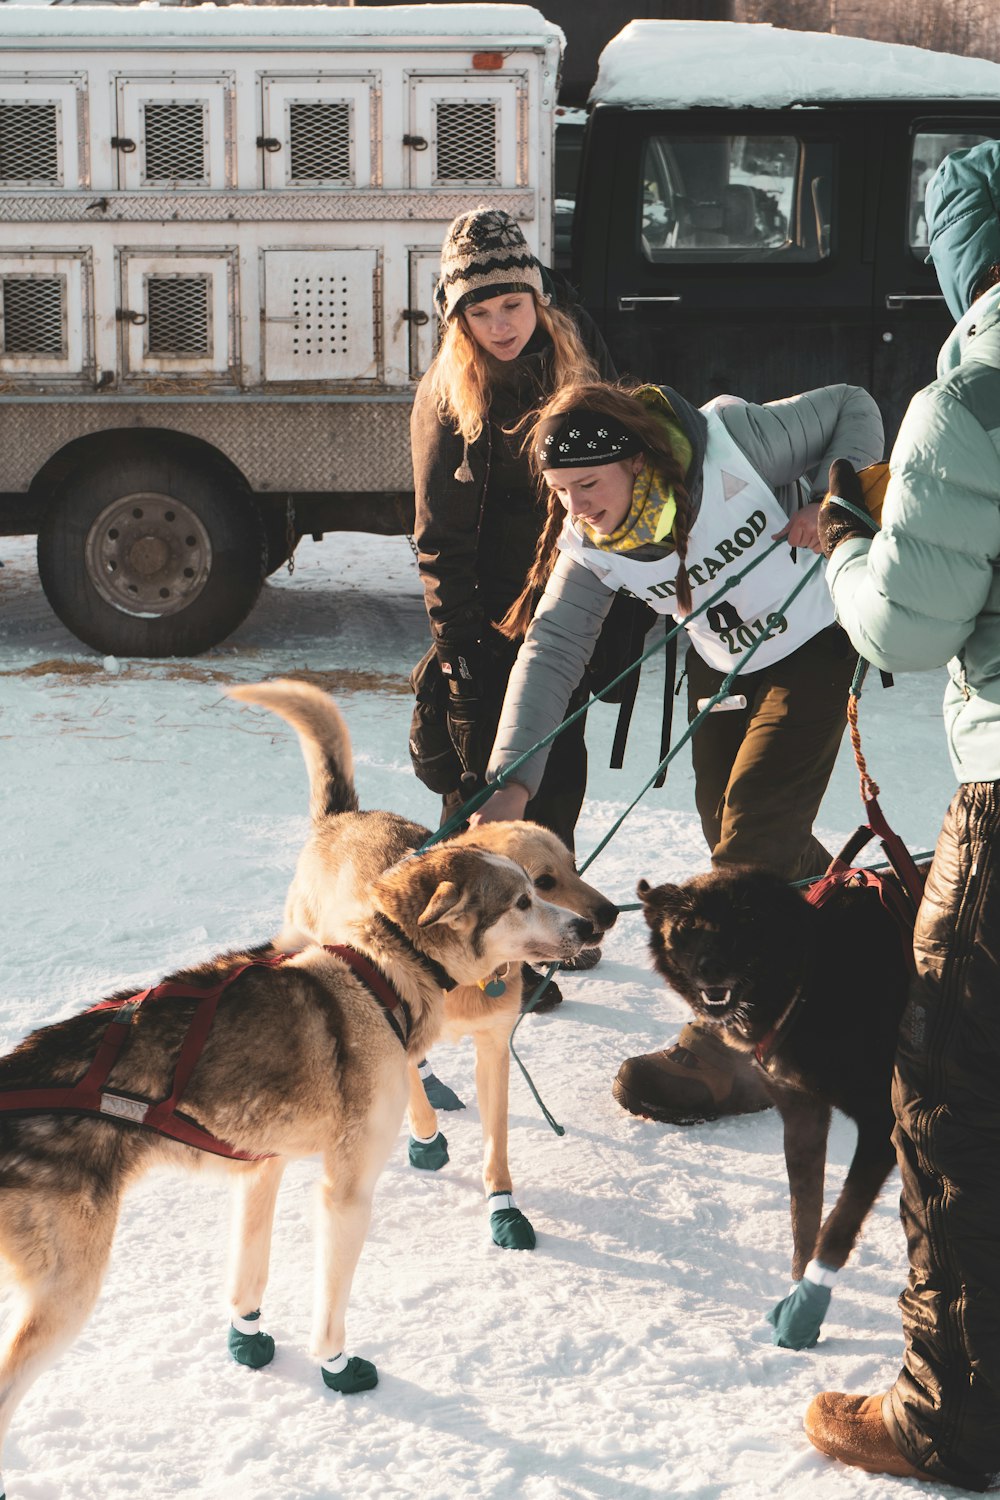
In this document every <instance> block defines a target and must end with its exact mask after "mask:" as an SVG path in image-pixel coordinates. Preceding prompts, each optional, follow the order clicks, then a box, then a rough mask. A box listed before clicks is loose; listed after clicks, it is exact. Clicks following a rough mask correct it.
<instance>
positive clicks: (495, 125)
mask: <svg viewBox="0 0 1000 1500" xmlns="http://www.w3.org/2000/svg"><path fill="white" fill-rule="evenodd" d="M561 51H562V32H561V31H560V30H559V28H558V27H556V26H554V25H552V24H551V23H550V22H548V21H546V20H545V19H544V18H543V17H542V16H541V15H540V14H539V12H538V11H536V10H533V9H531V8H530V7H528V6H522V5H490V6H471V5H469V6H462V5H449V6H443V7H436V6H399V7H391V8H390V7H385V8H381V9H367V8H366V9H354V8H350V7H346V6H345V7H329V8H328V7H321V6H316V7H312V6H309V7H306V6H301V7H288V6H236V5H233V6H226V7H218V8H217V7H214V6H204V7H187V6H170V7H167V6H164V7H162V8H159V7H156V6H148V5H144V6H142V7H138V6H102V7H85V6H71V7H63V6H52V7H44V6H23V7H19V6H16V5H2V6H0V53H2V59H0V220H2V224H0V319H2V321H0V423H2V444H0V532H2V533H3V534H6V535H14V534H24V533H32V532H37V534H38V567H39V575H40V579H41V583H42V587H43V588H44V590H45V593H46V596H47V598H48V600H49V602H50V604H51V605H52V608H53V609H54V611H55V613H56V614H57V615H58V616H59V618H60V619H61V620H62V621H63V623H64V624H65V625H67V626H68V627H69V629H70V630H71V631H73V632H74V633H75V634H76V635H77V636H78V637H79V638H80V639H81V640H83V641H85V642H86V643H87V644H88V645H90V646H93V647H95V648H96V649H97V650H99V651H103V652H108V653H114V654H122V655H139V656H167V655H188V654H191V653H195V652H199V651H202V650H204V649H206V648H207V647H209V646H211V645H213V644H215V643H216V642H218V641H220V640H221V639H223V638H224V637H225V636H227V635H228V634H229V633H230V632H231V631H232V630H233V629H234V628H235V627H236V626H237V625H238V624H239V623H240V621H241V620H242V619H243V618H244V617H245V616H246V614H247V613H248V611H249V610H250V609H251V608H252V606H253V604H254V601H255V599H256V597H257V594H258V592H259V590H260V587H261V583H262V580H263V578H264V576H265V574H266V573H267V572H269V571H272V570H273V569H274V568H276V567H277V566H279V565H280V564H281V562H283V561H284V560H285V559H286V558H287V557H288V556H289V554H290V553H291V551H292V549H293V547H294V545H295V543H296V542H297V540H298V538H299V536H300V535H302V534H304V533H312V534H315V535H317V536H319V535H321V534H322V533H323V532H325V531H335V530H360V531H369V532H380V533H390V534H392V533H396V534H398V533H402V532H405V531H407V530H409V529H410V528H411V527H412V488H413V480H412V470H411V465H410V455H409V411H410V406H411V403H412V399H413V391H414V388H415V383H416V381H417V379H418V378H419V376H420V374H421V373H422V371H423V370H424V369H425V368H426V366H427V364H428V363H429V361H430V359H431V357H432V354H433V348H434V341H435V336H436V320H435V317H434V311H433V309H434V302H433V287H434V283H435V280H436V276H437V271H438V261H439V254H440V248H441V241H442V239H443V237H444V233H445V230H446V228H447V226H448V224H449V223H450V221H451V220H452V219H453V218H454V217H455V216H456V215H457V214H459V213H461V212H462V211H464V210H466V209H467V208H469V207H470V206H471V205H475V204H476V203H479V202H484V201H488V202H490V203H493V204H496V205H498V206H499V207H501V208H503V209H505V210H506V211H507V212H508V213H510V214H512V215H514V216H515V217H516V218H517V219H518V220H519V221H520V222H521V223H522V225H523V227H524V232H525V235H526V236H527V238H528V240H529V243H530V244H531V246H532V249H533V250H534V251H535V253H536V254H537V255H538V256H539V257H540V258H541V259H542V260H543V261H545V262H548V261H550V259H551V250H552V229H551V225H552V182H553V167H552V149H553V145H552V142H553V117H554V111H555V106H556V90H557V87H558V83H559V69H560V61H561Z"/></svg>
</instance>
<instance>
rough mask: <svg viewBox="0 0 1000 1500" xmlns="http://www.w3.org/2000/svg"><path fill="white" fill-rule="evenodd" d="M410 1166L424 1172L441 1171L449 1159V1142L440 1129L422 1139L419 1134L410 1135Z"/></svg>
mask: <svg viewBox="0 0 1000 1500" xmlns="http://www.w3.org/2000/svg"><path fill="white" fill-rule="evenodd" d="M409 1149H410V1166H411V1167H419V1168H420V1170H421V1171H422V1172H439V1171H440V1170H441V1168H442V1167H443V1166H444V1164H445V1162H446V1161H447V1160H448V1142H447V1141H446V1140H445V1138H444V1136H443V1135H442V1134H441V1132H440V1130H435V1132H434V1134H433V1135H432V1136H428V1138H427V1140H426V1141H422V1140H421V1139H420V1137H419V1136H416V1135H411V1136H410V1148H409Z"/></svg>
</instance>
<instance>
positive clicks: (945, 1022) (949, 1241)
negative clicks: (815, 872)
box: [883, 782, 1000, 1490]
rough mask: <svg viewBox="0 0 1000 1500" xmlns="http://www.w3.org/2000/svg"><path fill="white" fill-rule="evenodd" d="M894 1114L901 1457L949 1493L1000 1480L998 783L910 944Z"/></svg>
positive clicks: (958, 798) (958, 808) (889, 1413)
mask: <svg viewBox="0 0 1000 1500" xmlns="http://www.w3.org/2000/svg"><path fill="white" fill-rule="evenodd" d="M914 952H915V956H916V962H917V977H916V979H915V980H914V982H913V986H912V989H911V992H910V999H909V1003H908V1005H907V1008H906V1011H905V1013H904V1016H903V1020H902V1024H901V1026H900V1033H899V1043H898V1050H897V1054H896V1071H895V1078H894V1080H893V1106H894V1109H895V1112H896V1121H897V1124H896V1131H895V1136H894V1140H895V1143H896V1151H897V1154H898V1156H899V1164H900V1170H901V1172H902V1178H903V1191H902V1199H901V1214H902V1219H903V1225H904V1228H905V1230H906V1237H907V1243H908V1247H909V1256H910V1276H909V1282H908V1284H907V1287H906V1290H905V1291H904V1293H903V1295H902V1297H901V1298H900V1304H899V1305H900V1310H901V1312H902V1314H903V1333H904V1336H905V1339H906V1352H905V1356H904V1365H903V1369H902V1370H901V1372H900V1374H899V1377H898V1379H897V1381H896V1384H895V1386H894V1387H893V1389H892V1391H891V1392H890V1394H889V1399H888V1401H886V1402H885V1404H884V1406H883V1415H884V1418H885V1421H886V1425H887V1427H888V1428H889V1431H890V1434H891V1435H892V1438H893V1440H894V1441H895V1443H896V1446H897V1447H898V1448H899V1449H900V1450H901V1451H902V1452H903V1453H904V1454H905V1455H906V1457H907V1458H908V1459H909V1460H910V1462H911V1463H913V1464H915V1465H916V1466H917V1467H918V1468H921V1469H924V1470H925V1471H926V1472H927V1473H929V1474H932V1475H934V1476H935V1477H936V1478H938V1479H940V1480H942V1481H945V1482H946V1483H949V1484H957V1485H961V1486H963V1487H964V1488H966V1489H973V1490H983V1489H986V1488H987V1487H988V1486H989V1485H990V1483H991V1480H993V1478H994V1476H996V1475H997V1474H998V1471H1000V782H976V783H970V784H968V785H965V786H962V787H961V788H960V789H959V791H958V792H957V793H956V795H955V797H954V799H953V801H952V804H951V806H950V808H949V809H948V814H947V817H946V818H945V822H944V826H943V828H942V830H941V834H940V837H939V839H938V844H937V849H936V852H935V855H934V862H933V865H932V866H931V870H930V874H929V876H928V879H927V885H926V890H925V894H924V898H923V901H922V903H921V906H920V911H919V914H918V917H917V926H916V932H915V935H914Z"/></svg>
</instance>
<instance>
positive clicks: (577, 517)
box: [474, 383, 882, 1124]
mask: <svg viewBox="0 0 1000 1500" xmlns="http://www.w3.org/2000/svg"><path fill="white" fill-rule="evenodd" d="M530 445H531V457H532V463H533V465H534V467H535V469H536V471H537V472H538V473H539V474H540V476H541V477H542V478H543V480H544V482H545V484H546V485H547V487H548V496H549V500H548V519H547V521H546V525H545V528H544V530H543V531H542V533H541V537H540V540H539V545H538V552H537V555H536V558H535V562H534V565H533V567H532V570H531V572H530V573H529V575H528V578H527V581H526V586H525V589H524V591H523V592H522V594H521V596H520V597H519V598H518V599H517V600H516V601H515V603H514V605H513V607H512V608H511V610H510V611H509V613H508V614H507V616H506V618H505V620H504V621H503V622H502V626H503V628H504V630H506V631H507V632H509V634H510V635H511V637H512V638H513V639H518V638H520V636H521V634H522V632H524V631H525V630H527V637H526V639H525V641H524V644H523V645H522V646H521V649H520V651H519V653H518V658H517V663H516V665H515V667H514V669H513V671H512V673H511V677H510V684H509V687H508V690H507V699H506V702H505V704H504V708H503V713H502V716H501V720H500V726H499V729H498V732H497V739H496V744H495V746H494V750H493V754H492V757H491V759H490V763H489V772H488V774H489V775H495V774H496V773H498V772H500V771H503V770H505V769H506V768H507V767H509V766H510V765H512V764H513V762H514V761H515V760H516V759H517V758H518V757H519V756H521V755H522V754H523V753H524V752H525V751H527V750H530V749H531V747H532V746H533V745H534V744H536V743H537V741H538V740H540V739H542V738H543V736H544V735H546V734H547V733H549V731H550V730H552V729H554V728H555V727H556V725H557V724H559V723H560V721H561V720H562V719H563V718H564V717H565V714H566V706H567V703H568V700H569V696H570V692H571V689H572V687H573V685H574V683H575V682H576V680H577V678H578V676H579V671H580V665H581V664H582V663H584V662H586V661H587V660H588V658H589V656H590V653H591V650H592V649H593V642H594V640H595V639H596V636H597V633H598V632H599V630H600V628H601V622H602V620H603V619H604V617H605V616H606V614H607V612H608V610H609V609H610V607H611V602H612V600H613V599H614V597H615V592H616V590H618V589H623V588H624V589H628V590H629V591H630V592H631V593H633V594H635V595H637V596H639V597H640V598H643V599H646V600H648V602H649V603H650V604H651V605H652V607H653V608H654V609H655V610H657V612H658V613H661V614H672V615H673V616H674V618H675V619H678V620H683V619H685V617H686V616H688V615H689V614H690V613H691V610H692V605H697V604H698V603H700V602H701V601H702V600H705V599H708V598H709V597H710V596H711V595H713V594H715V593H716V592H717V591H718V590H719V588H720V586H721V585H723V584H724V583H725V581H726V578H727V576H729V575H736V574H738V573H741V572H743V571H744V570H745V569H746V567H747V565H748V564H749V563H751V562H752V561H753V560H754V558H755V557H757V556H760V554H762V553H764V552H766V551H767V549H768V548H769V547H771V546H772V545H773V540H774V539H775V538H783V539H784V540H785V541H786V542H787V543H788V545H787V546H782V547H778V548H777V549H776V550H774V551H773V552H772V553H771V555H770V556H768V557H766V558H765V559H763V560H762V561H761V563H760V565H759V566H758V567H755V568H753V569H752V570H751V571H750V572H749V573H747V574H746V576H745V577H744V578H743V579H742V581H738V582H737V583H736V584H735V585H734V587H732V588H731V589H730V590H729V591H728V592H727V593H725V594H724V595H723V597H722V599H721V600H720V601H719V602H718V603H717V604H715V605H714V606H713V607H712V608H710V609H709V610H707V611H706V612H705V613H703V614H699V615H696V616H695V617H694V618H692V620H691V621H690V624H689V625H688V626H687V634H688V652H687V678H688V709H689V716H690V717H691V718H693V717H694V716H695V714H696V713H697V706H698V701H699V699H706V698H709V697H711V696H713V695H714V694H715V693H716V692H717V691H718V689H719V687H720V685H721V683H722V682H723V680H724V678H725V677H726V676H727V675H728V673H729V672H730V671H731V669H732V668H733V667H734V666H735V665H736V664H737V663H738V661H739V660H740V656H741V655H742V654H743V653H744V652H746V651H747V650H748V649H749V648H750V646H752V645H753V644H754V643H755V642H757V641H758V640H759V639H760V638H761V636H762V635H763V634H764V632H765V631H766V630H767V629H768V628H769V627H770V629H771V630H772V632H773V633H772V634H771V636H770V638H769V639H768V640H767V642H766V644H765V645H763V646H761V647H760V648H759V649H758V650H757V651H756V652H755V654H754V656H753V658H752V660H751V661H750V662H749V663H748V667H747V671H746V673H745V675H742V676H740V677H739V678H738V686H737V687H736V689H735V692H736V693H738V694H742V695H744V696H745V699H746V706H745V708H742V709H741V708H738V707H737V708H735V709H733V710H731V711H726V712H718V713H713V714H711V715H709V716H708V717H707V718H706V719H705V720H704V721H703V723H702V724H701V726H700V727H699V729H698V731H697V733H696V734H695V736H694V738H693V740H692V760H693V763H694V772H695V799H696V802H697V805H698V811H699V813H700V815H701V822H702V827H703V830H704V833H705V837H706V839H707V841H708V844H709V847H710V849H711V851H712V859H713V863H715V864H754V865H762V866H765V867H766V868H769V869H771V870H774V871H775V872H777V873H778V874H780V875H784V876H785V877H786V878H787V879H789V880H797V879H802V878H805V877H808V876H812V875H820V874H822V873H823V872H824V870H825V869H826V867H827V865H828V864H829V862H830V855H829V854H828V853H827V851H826V850H825V849H824V848H823V847H822V845H821V844H820V843H819V842H818V840H817V839H816V838H815V837H814V835H813V832H812V824H813V819H814V818H815V816H816V813H817V811H818V809H819V805H820V801H821V799H822V796H823V793H824V791H825V790H826V785H827V782H828V780H829V777H830V773H831V771H832V770H833V765H834V761H835V759H836V756H837V749H838V746H839V744H840V740H841V736H842V734H843V730H844V725H845V723H846V703H847V694H848V689H849V687H850V682H851V677H852V674H853V670H854V664H855V661H856V656H855V654H854V652H853V651H852V649H851V645H850V642H849V641H848V639H847V637H846V635H845V634H844V632H843V631H842V630H841V629H840V628H839V627H838V626H837V625H835V624H834V615H833V606H832V604H831V602H830V597H829V592H828V590H827V587H826V584H825V582H824V579H823V576H822V573H821V572H817V573H816V574H815V575H814V576H813V578H812V579H811V580H810V582H809V583H807V584H806V586H805V587H804V589H803V590H802V592H801V593H800V594H799V595H798V597H797V598H796V599H795V601H794V603H793V604H792V605H791V606H790V607H789V608H788V609H787V612H784V611H783V602H784V601H785V599H786V598H787V597H788V595H789V594H790V593H791V592H792V590H793V588H794V587H795V585H796V584H797V583H799V582H800V581H801V580H802V577H803V574H804V573H806V572H807V571H808V569H809V568H810V567H811V566H812V565H813V563H814V561H815V559H814V558H813V556H812V554H813V553H814V552H818V551H819V543H818V538H817V514H818V511H819V504H818V501H819V499H820V498H821V497H822V495H823V493H824V492H825V489H826V483H825V480H826V476H827V472H828V470H829V466H830V464H831V462H832V461H833V460H834V459H835V458H843V459H847V460H848V461H849V462H850V464H851V465H852V466H853V467H854V468H856V469H860V468H864V467H866V466H867V465H869V464H872V463H874V462H875V461H877V460H879V459H880V458H881V457H882V420H881V417H880V416H879V410H878V407H877V406H876V404H875V402H874V401H873V399H872V398H871V396H869V395H868V393H867V391H864V390H861V389H860V388H858V387H857V386H848V385H836V386H829V387H826V388H824V389H822V390H817V391H810V392H808V393H807V394H805V395H800V396H795V397H792V398H791V399H790V400H787V401H779V402H776V403H775V404H773V405H769V406H754V405H749V404H747V403H746V402H743V401H739V400H737V399H735V398H732V397H720V398H719V399H718V400H717V401H716V402H713V403H710V404H709V406H708V407H707V408H704V409H702V410H698V409H696V408H695V407H693V406H691V405H690V404H689V403H688V402H687V401H685V400H684V398H683V397H682V396H680V395H678V393H677V392H676V391H674V390H671V389H670V388H669V387H666V386H663V387H659V386H643V387H640V388H638V389H637V390H636V391H633V392H631V393H629V392H625V391H622V390H620V389H618V388H617V387H615V386H610V385H605V384H593V383H589V384H587V383H585V384H580V385H575V386H574V385H567V386H564V387H563V388H561V389H560V390H559V391H557V392H556V394H555V395H554V396H553V397H552V398H551V399H550V400H549V401H548V402H547V403H546V405H545V406H544V407H543V408H542V410H541V412H540V414H539V416H538V418H537V421H536V423H535V425H534V426H533V428H532V430H531V434H530ZM539 594H541V598H540V599H539V597H538V596H539ZM536 601H537V610H535V609H534V604H535V602H536ZM531 615H533V616H534V618H533V619H530V629H528V626H529V617H530V616H531ZM555 743H556V744H558V743H559V741H558V740H556V741H555ZM544 769H545V751H544V750H540V751H539V752H538V753H537V754H536V755H535V756H533V757H532V759H531V760H529V761H528V762H527V763H526V764H525V765H524V766H523V767H521V768H520V770H519V771H518V773H517V776H518V779H517V781H513V782H510V783H508V785H507V786H505V787H504V788H503V789H502V790H501V791H499V792H497V793H496V795H495V796H494V797H493V798H492V799H491V800H490V801H489V802H487V803H486V804H485V806H484V808H483V809H482V811H481V813H479V814H478V815H477V819H474V821H477V820H479V819H482V820H490V819H493V818H503V817H509V818H516V817H520V816H521V815H522V813H523V809H524V807H525V805H526V804H527V803H528V802H529V801H530V798H531V797H532V796H533V795H534V792H535V788H536V787H537V785H538V781H539V778H540V777H541V776H542V774H543V772H544ZM614 1094H615V1098H616V1099H617V1100H618V1102H619V1103H620V1104H621V1105H622V1106H623V1107H624V1108H625V1109H628V1110H630V1111H631V1112H632V1113H633V1114H638V1115H644V1116H647V1117H649V1118H652V1119H658V1120H665V1121H671V1122H673V1123H676V1124H687V1123H691V1122H693V1121H695V1120H704V1119H714V1118H715V1117H716V1116H718V1115H723V1114H742V1113H745V1112H747V1111H750V1110H754V1109H762V1108H766V1106H767V1104H768V1102H769V1100H768V1096H767V1095H766V1094H765V1093H764V1091H763V1089H762V1087H761V1085H760V1083H759V1082H758V1080H757V1078H756V1077H755V1076H754V1074H753V1073H752V1070H751V1069H750V1067H749V1066H748V1065H746V1064H744V1063H742V1062H739V1061H736V1060H735V1055H734V1054H733V1053H732V1051H730V1049H728V1048H727V1047H725V1046H724V1045H723V1044H722V1043H721V1042H718V1041H716V1039H715V1036H714V1033H713V1032H712V1030H711V1028H703V1027H696V1026H691V1025H688V1026H685V1027H684V1029H683V1031H682V1032H681V1035H680V1039H679V1041H678V1043H677V1044H676V1045H675V1046H673V1047H670V1048H668V1049H667V1050H666V1051H663V1052H655V1053H650V1054H648V1055H646V1056H641V1057H633V1058H629V1059H627V1060H626V1061H625V1062H623V1063H622V1066H621V1068H620V1070H619V1073H618V1077H617V1079H616V1080H615V1087H614Z"/></svg>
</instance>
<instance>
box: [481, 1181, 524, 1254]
mask: <svg viewBox="0 0 1000 1500" xmlns="http://www.w3.org/2000/svg"><path fill="white" fill-rule="evenodd" d="M486 1207H487V1209H488V1210H489V1215H490V1233H491V1234H492V1236H493V1243H494V1245H499V1246H500V1249H501V1250H534V1248H535V1231H534V1229H532V1227H531V1221H530V1220H529V1219H526V1218H525V1217H524V1214H523V1213H522V1212H521V1210H520V1209H519V1208H515V1207H514V1199H513V1197H512V1196H511V1194H510V1193H491V1194H490V1196H489V1197H488V1198H487V1200H486Z"/></svg>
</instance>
